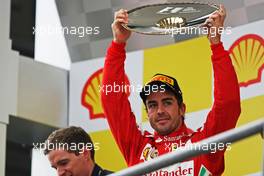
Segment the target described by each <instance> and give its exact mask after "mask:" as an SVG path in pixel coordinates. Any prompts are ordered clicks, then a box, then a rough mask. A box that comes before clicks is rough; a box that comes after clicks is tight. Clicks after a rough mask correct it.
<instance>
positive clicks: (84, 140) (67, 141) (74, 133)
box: [44, 126, 95, 161]
mask: <svg viewBox="0 0 264 176" xmlns="http://www.w3.org/2000/svg"><path fill="white" fill-rule="evenodd" d="M80 144H83V145H89V146H91V148H89V150H90V152H91V158H92V160H93V161H94V154H95V152H94V144H93V141H92V139H91V137H90V136H89V134H88V133H87V132H85V131H84V130H83V129H82V128H80V127H75V126H70V127H67V128H61V129H58V130H55V131H53V132H52V133H51V134H50V135H49V137H48V138H47V140H46V141H45V149H44V154H45V155H47V154H48V153H49V152H50V151H52V150H56V149H60V147H61V145H66V146H71V145H75V147H67V148H66V149H65V148H63V149H64V150H66V151H67V152H70V153H75V154H76V155H79V153H80V149H79V148H78V147H76V146H78V145H80ZM51 145H52V146H53V148H51V147H50V146H51ZM54 146H56V147H54Z"/></svg>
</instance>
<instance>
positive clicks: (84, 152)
mask: <svg viewBox="0 0 264 176" xmlns="http://www.w3.org/2000/svg"><path fill="white" fill-rule="evenodd" d="M81 154H82V155H83V157H84V158H86V159H87V160H92V158H91V151H90V150H87V149H82V151H81Z"/></svg>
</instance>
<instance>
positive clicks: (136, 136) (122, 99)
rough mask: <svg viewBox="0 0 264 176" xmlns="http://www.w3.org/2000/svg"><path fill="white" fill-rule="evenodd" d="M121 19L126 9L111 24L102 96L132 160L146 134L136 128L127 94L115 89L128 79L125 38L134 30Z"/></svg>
mask: <svg viewBox="0 0 264 176" xmlns="http://www.w3.org/2000/svg"><path fill="white" fill-rule="evenodd" d="M121 23H127V12H126V11H125V10H119V11H118V12H116V13H115V20H114V22H113V24H112V30H113V36H114V39H113V41H112V43H111V45H110V47H109V48H108V50H107V54H106V59H105V65H104V71H103V84H102V86H103V91H101V99H102V105H103V108H104V112H105V115H106V118H107V120H108V124H109V126H110V129H111V132H112V134H113V136H114V138H115V140H116V142H117V144H118V146H119V148H120V150H121V152H122V154H123V155H124V157H125V160H126V162H127V163H128V164H132V163H131V162H132V157H135V155H136V154H137V153H138V151H137V150H138V147H137V146H138V145H137V144H138V143H140V142H141V141H140V140H142V139H143V137H142V136H141V133H140V131H139V130H138V128H137V124H136V118H135V116H134V114H133V112H132V111H131V107H130V103H129V101H128V97H127V94H126V93H125V92H123V91H122V90H121V91H119V92H116V91H113V89H114V86H122V85H124V83H125V70H124V62H125V57H126V53H125V42H126V41H127V39H128V38H129V36H130V33H131V32H130V31H128V30H126V29H125V28H123V26H122V25H121Z"/></svg>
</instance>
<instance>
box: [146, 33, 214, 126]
mask: <svg viewBox="0 0 264 176" xmlns="http://www.w3.org/2000/svg"><path fill="white" fill-rule="evenodd" d="M210 60H211V50H210V45H209V42H208V40H207V38H206V37H200V38H197V39H194V40H188V41H185V42H181V43H177V44H173V45H168V46H164V47H159V48H153V49H147V50H145V52H144V75H143V81H144V83H146V82H147V81H148V80H149V79H150V78H151V77H152V76H153V75H154V74H156V73H163V74H167V75H170V76H173V77H175V78H176V79H177V81H178V83H179V86H180V88H181V90H182V92H183V99H184V102H185V103H186V107H187V112H193V111H198V110H202V109H207V108H209V107H210V106H211V103H212V66H211V61H210ZM143 109H144V107H143ZM142 112H143V116H142V117H143V118H142V119H143V121H146V119H147V116H146V113H145V110H143V111H142Z"/></svg>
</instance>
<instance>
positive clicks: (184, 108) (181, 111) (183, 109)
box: [179, 102, 186, 116]
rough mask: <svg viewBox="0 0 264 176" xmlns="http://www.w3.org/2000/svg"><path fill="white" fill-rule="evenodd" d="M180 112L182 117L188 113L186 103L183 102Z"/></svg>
mask: <svg viewBox="0 0 264 176" xmlns="http://www.w3.org/2000/svg"><path fill="white" fill-rule="evenodd" d="M179 110H180V115H181V116H184V115H185V112H186V105H185V103H183V102H182V104H181V106H180V107H179Z"/></svg>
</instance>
